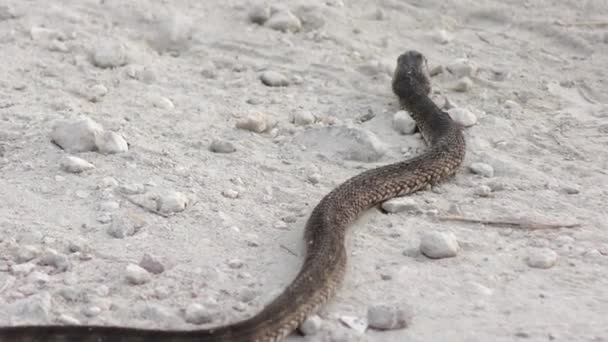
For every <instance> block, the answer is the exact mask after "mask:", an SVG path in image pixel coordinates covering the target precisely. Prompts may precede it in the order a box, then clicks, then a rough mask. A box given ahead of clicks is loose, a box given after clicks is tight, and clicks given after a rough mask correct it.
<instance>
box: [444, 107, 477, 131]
mask: <svg viewBox="0 0 608 342" xmlns="http://www.w3.org/2000/svg"><path fill="white" fill-rule="evenodd" d="M448 114H449V115H450V117H451V118H452V120H454V121H456V122H457V123H459V124H461V125H463V126H464V127H469V126H473V125H474V124H476V123H477V116H476V115H475V114H473V112H471V111H470V110H468V109H465V108H460V107H456V108H450V109H449V110H448Z"/></svg>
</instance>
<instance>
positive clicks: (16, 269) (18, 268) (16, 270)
mask: <svg viewBox="0 0 608 342" xmlns="http://www.w3.org/2000/svg"><path fill="white" fill-rule="evenodd" d="M34 268H36V265H34V264H33V263H30V262H28V263H25V264H18V265H12V266H11V273H12V274H14V275H16V276H25V275H28V274H30V272H32V271H33V270H34Z"/></svg>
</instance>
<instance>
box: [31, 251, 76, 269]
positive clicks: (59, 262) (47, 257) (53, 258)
mask: <svg viewBox="0 0 608 342" xmlns="http://www.w3.org/2000/svg"><path fill="white" fill-rule="evenodd" d="M38 264H39V265H43V266H52V267H54V268H55V270H56V271H57V272H65V271H67V270H68V269H69V268H70V261H69V259H68V257H67V256H66V255H65V254H62V253H58V252H57V251H55V250H52V249H48V250H47V251H46V252H45V253H44V254H43V255H42V257H41V258H40V261H38Z"/></svg>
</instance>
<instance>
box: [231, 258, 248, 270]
mask: <svg viewBox="0 0 608 342" xmlns="http://www.w3.org/2000/svg"><path fill="white" fill-rule="evenodd" d="M243 265H244V263H243V261H241V260H239V259H232V260H230V261H228V267H230V268H232V269H239V268H242V267H243Z"/></svg>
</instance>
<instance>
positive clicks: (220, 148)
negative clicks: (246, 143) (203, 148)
mask: <svg viewBox="0 0 608 342" xmlns="http://www.w3.org/2000/svg"><path fill="white" fill-rule="evenodd" d="M209 150H210V151H211V152H215V153H232V152H234V151H236V147H234V145H233V144H232V143H231V142H230V141H227V140H214V141H213V142H211V145H209Z"/></svg>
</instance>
